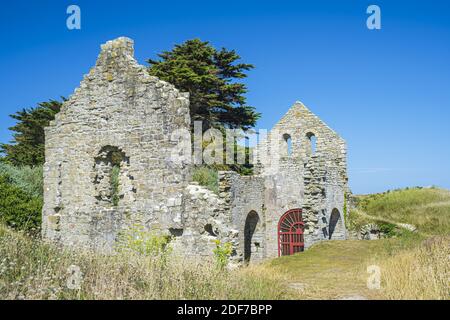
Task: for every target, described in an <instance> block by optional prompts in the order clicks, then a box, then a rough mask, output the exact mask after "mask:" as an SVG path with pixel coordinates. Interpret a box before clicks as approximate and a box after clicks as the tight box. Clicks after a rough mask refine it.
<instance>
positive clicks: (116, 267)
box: [0, 226, 291, 300]
mask: <svg viewBox="0 0 450 320" xmlns="http://www.w3.org/2000/svg"><path fill="white" fill-rule="evenodd" d="M72 265H75V266H78V267H79V268H80V270H81V272H82V280H81V282H79V283H80V285H79V287H77V286H76V283H77V281H76V278H74V277H73V275H71V274H70V272H68V270H69V267H70V266H72ZM73 280H75V281H73ZM284 283H285V281H284V279H283V278H282V277H281V276H278V275H276V274H273V273H272V274H268V273H267V271H266V270H264V269H262V268H260V267H251V268H246V269H243V270H235V271H228V270H221V269H219V268H217V267H216V264H215V262H214V261H212V260H203V261H193V260H192V259H189V260H184V261H183V260H181V259H180V258H177V257H175V256H170V255H169V256H166V257H145V256H139V255H133V254H131V253H129V252H128V253H126V254H117V255H114V256H106V255H99V254H94V253H91V252H76V253H75V252H72V251H69V250H60V249H58V248H56V247H54V246H53V245H49V244H44V243H42V242H41V241H39V240H36V239H31V238H29V237H28V236H26V235H23V234H19V233H17V232H15V231H12V230H9V229H7V228H5V227H4V226H0V299H257V300H259V299H285V298H290V297H291V295H290V294H289V293H288V291H287V289H286V286H285V285H283V284H284ZM73 287H76V288H75V289H71V288H73Z"/></svg>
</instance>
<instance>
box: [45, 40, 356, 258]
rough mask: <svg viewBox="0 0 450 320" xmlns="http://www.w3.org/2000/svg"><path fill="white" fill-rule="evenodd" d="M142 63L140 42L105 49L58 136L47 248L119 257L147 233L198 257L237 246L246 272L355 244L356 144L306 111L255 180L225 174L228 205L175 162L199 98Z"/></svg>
mask: <svg viewBox="0 0 450 320" xmlns="http://www.w3.org/2000/svg"><path fill="white" fill-rule="evenodd" d="M133 54H134V50H133V42H132V40H130V39H128V38H123V37H122V38H118V39H116V40H113V41H109V42H107V43H106V44H104V45H102V47H101V52H100V54H99V56H98V59H97V62H96V65H95V66H94V67H93V68H92V69H91V70H90V72H89V73H88V74H87V75H85V76H84V78H83V80H82V81H81V84H80V86H79V88H77V89H76V90H75V92H74V94H73V95H72V96H71V97H70V99H69V100H67V101H66V102H64V104H63V106H62V109H61V112H60V113H58V114H57V115H56V118H55V120H54V121H52V122H51V123H50V125H49V127H48V128H46V131H45V136H46V144H45V159H46V162H45V166H44V207H43V219H42V233H43V237H44V238H47V239H49V240H51V241H54V242H56V243H58V244H61V245H67V246H75V247H82V248H89V249H94V250H99V251H102V252H111V251H113V250H114V248H115V245H116V241H117V238H118V235H119V234H120V232H122V231H124V230H126V229H128V228H130V227H132V226H135V225H140V226H143V227H144V228H145V230H149V231H152V232H158V233H161V234H165V235H170V236H172V242H171V243H172V245H173V248H174V250H175V251H177V252H179V253H180V254H185V255H190V256H193V255H195V256H211V255H212V252H213V249H214V248H215V242H214V240H220V241H221V242H222V243H225V242H229V243H231V244H232V247H233V253H232V257H231V259H232V261H234V262H236V263H242V262H249V261H251V262H257V261H261V260H263V259H266V258H271V257H276V256H278V255H288V254H292V253H296V252H299V251H302V250H304V249H305V248H308V247H309V246H311V245H312V244H313V243H315V242H318V241H321V240H328V239H345V238H346V229H345V224H344V210H345V209H344V208H345V196H346V192H347V190H348V187H347V169H346V144H345V141H344V140H343V139H342V138H341V137H339V136H338V135H337V134H336V133H335V132H334V131H333V130H331V129H330V128H329V127H328V126H326V125H325V124H324V123H323V122H322V121H321V120H320V119H319V118H318V117H317V116H315V115H314V114H313V113H311V112H310V111H309V110H308V109H307V108H306V107H305V106H304V105H303V104H302V103H300V102H296V103H295V104H294V105H293V106H292V107H291V108H290V109H289V111H288V112H287V113H286V114H285V115H284V116H283V118H282V119H281V120H280V121H279V122H278V123H277V124H276V125H275V127H274V128H273V129H272V130H271V131H270V133H269V134H267V137H266V138H265V139H263V141H261V142H260V143H259V144H258V145H257V147H256V148H255V150H254V155H253V156H254V163H256V165H255V170H254V171H255V173H254V175H253V176H240V175H239V174H237V173H236V172H231V171H226V172H219V178H218V179H219V181H218V183H219V192H218V194H216V193H214V192H212V191H210V190H208V189H206V188H204V187H202V186H200V185H198V183H195V182H193V181H192V169H193V167H194V166H193V165H192V164H189V163H186V162H183V161H174V160H173V157H171V156H170V155H171V154H173V153H174V152H175V153H176V152H177V148H178V146H177V144H178V140H177V139H174V137H173V135H174V133H175V132H176V130H180V129H185V131H187V132H190V128H191V123H190V122H191V118H190V114H189V95H188V94H187V93H183V92H180V91H178V90H177V89H176V88H175V87H174V86H173V85H171V84H169V83H167V82H164V81H161V80H159V79H158V78H156V77H153V76H150V75H149V74H148V72H147V70H146V68H145V67H144V66H141V65H139V64H138V63H137V62H136V60H135V59H134V57H133ZM314 140H315V141H314ZM314 142H315V146H314Z"/></svg>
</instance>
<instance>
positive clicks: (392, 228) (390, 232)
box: [377, 221, 399, 238]
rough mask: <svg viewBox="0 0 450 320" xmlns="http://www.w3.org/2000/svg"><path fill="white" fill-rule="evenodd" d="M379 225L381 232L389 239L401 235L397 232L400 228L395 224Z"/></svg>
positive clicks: (384, 223) (385, 223) (383, 223)
mask: <svg viewBox="0 0 450 320" xmlns="http://www.w3.org/2000/svg"><path fill="white" fill-rule="evenodd" d="M377 225H378V227H379V228H380V232H382V233H384V234H385V235H386V236H387V237H388V238H390V237H395V236H397V235H398V234H399V233H398V232H397V230H398V227H397V226H396V225H395V224H393V223H388V222H382V221H377Z"/></svg>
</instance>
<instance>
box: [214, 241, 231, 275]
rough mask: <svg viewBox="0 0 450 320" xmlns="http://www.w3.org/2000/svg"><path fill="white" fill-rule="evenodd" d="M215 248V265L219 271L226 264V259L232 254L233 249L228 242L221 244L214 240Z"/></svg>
mask: <svg viewBox="0 0 450 320" xmlns="http://www.w3.org/2000/svg"><path fill="white" fill-rule="evenodd" d="M214 242H215V243H216V247H215V248H214V250H213V253H214V257H215V258H216V265H217V267H218V268H219V269H223V268H225V267H226V266H227V264H228V259H229V258H230V256H231V253H232V252H233V247H232V245H231V243H230V242H225V243H223V244H222V243H221V242H220V240H215V241H214Z"/></svg>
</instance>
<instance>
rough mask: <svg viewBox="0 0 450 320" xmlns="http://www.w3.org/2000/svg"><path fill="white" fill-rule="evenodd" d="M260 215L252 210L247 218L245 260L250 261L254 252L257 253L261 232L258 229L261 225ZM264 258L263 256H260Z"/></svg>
mask: <svg viewBox="0 0 450 320" xmlns="http://www.w3.org/2000/svg"><path fill="white" fill-rule="evenodd" d="M259 220H260V219H259V216H258V214H257V213H256V212H255V211H250V212H249V214H248V215H247V218H246V219H245V226H244V261H245V262H250V259H251V258H252V253H256V252H257V251H258V249H259V246H260V244H261V243H260V242H259V241H261V239H258V238H259V237H260V236H261V234H260V233H261V232H260V231H259V232H258V231H257V229H258V227H259ZM260 258H262V257H260Z"/></svg>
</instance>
